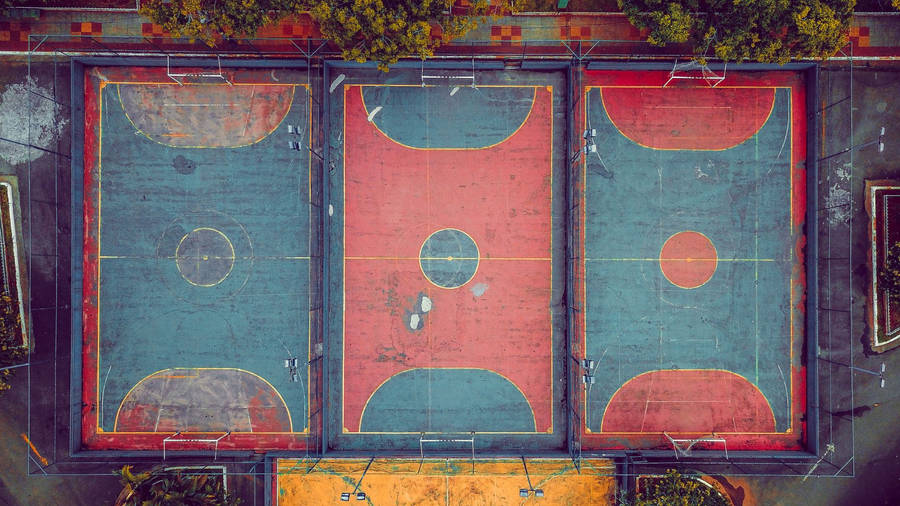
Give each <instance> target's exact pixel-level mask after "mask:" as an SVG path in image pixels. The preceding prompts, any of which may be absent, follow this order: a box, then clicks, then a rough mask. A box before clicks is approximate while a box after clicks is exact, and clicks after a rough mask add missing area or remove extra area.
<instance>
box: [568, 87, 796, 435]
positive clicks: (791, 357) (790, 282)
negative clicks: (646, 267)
mask: <svg viewBox="0 0 900 506" xmlns="http://www.w3.org/2000/svg"><path fill="white" fill-rule="evenodd" d="M594 88H597V89H600V90H601V100H600V103H601V105H602V104H603V100H602V89H603V88H662V86H640V85H626V86H606V85H599V86H584V87H583V89H582V103H583V104H584V117H583V118H582V121H583V122H584V125H585V127H587V124H588V121H589V120H588V118H589V116H590V107H589V104H588V100H589V92H590V90H592V89H594ZM717 88H753V89H764V88H768V89H773V90H774V91H775V92H776V93H775V96H774V97H773V100H772V107H771V109H770V110H769V116H768V117H767V118H766V121H765V122H764V123H763V125H765V124H766V123H768V121H769V119H770V118H771V116H772V113H773V112H774V109H775V104H776V102H777V100H778V95H777V90H782V89H786V90H788V92H787V93H788V108H787V109H788V110H787V112H788V122H789V123H788V124H789V128H790V129H791V135H790V139H789V142H788V149H789V156H788V170H787V174H788V181H789V185H790V187H789V191H788V206H789V207H788V209H789V213H788V214H789V217H788V224H789V229H790V236H791V238H793V237H794V221H793V220H794V217H793V208H794V202H793V200H794V195H793V193H794V192H793V186H794V185H793V170H794V149H793V148H794V135H795V134H796V132H794V129H793V125H794V106H793V104H794V100H793V89H794V86H720V87H717ZM604 113H606V110H605V107H604ZM607 117H609V115H608V113H607ZM580 161H581V165H582V167H581V177H582V184H583V186H584V189H583V193H582V196H581V200H582V206H581V207H582V223H586V222H587V210H586V206H585V205H583V204H584V203H585V202H584V199H585V198H586V195H587V163H586V159H585V158H584V157H582V158H581V160H580ZM584 233H585V230H584V229H583V228H582V230H581V241H582V243H581V246H582V262H581V268H582V276H583V277H585V279H586V276H587V262H588V261H604V260H605V261H650V262H658V261H659V258H655V259H649V258H648V259H642V258H632V259H615V258H587V257H586V256H585V255H584V253H585V249H584V248H585V242H586V241H585V237H584ZM789 251H790V256H791V258H790V259H789V260H788V261H790V262H793V246H792V247H791V248H790V249H789ZM718 261H723V262H728V261H731V262H737V261H748V262H751V261H752V262H760V261H773V262H774V261H778V260H775V259H718ZM581 290H582V300H583V301H584V304H585V308H586V306H587V282H586V281H584V282H582V286H581ZM788 295H789V297H790V305H789V307H790V308H793V307H794V292H793V280H792V279H788ZM788 314H789V323H788V326H789V330H790V339H789V346H788V347H789V350H790V351H789V358H788V365H789V367H792V366H793V363H794V312H793V310H791V311H788ZM581 334H582V335H581V337H582V343H583V345H584V348H585V350H586V349H587V334H588V330H587V319H585V321H583V323H582V332H581ZM727 372H732V373H733V371H727ZM735 374H736V373H735ZM632 379H634V378H632ZM629 381H630V380H629ZM788 381H789V388H790V392H789V396H790V398H791V405H789V407H788V411H789V413H788V416H789V419H790V424H789V426H788V428H787V430H786V431H785V432H758V433H757V432H739V433H729V432H717V433H719V434H746V435H753V434H759V435H788V434H793V433H794V408H793V401H794V399H793V396H794V394H795V392H794V374H793V371H790V372H789V374H788ZM751 384H752V383H751ZM754 386H756V385H754ZM757 388H758V387H757ZM613 395H615V394H613ZM581 397H582V399H583V405H584V407H585V408H584V409H585V414H588V413H589V411H590V408H589V407H588V397H587V390H583V391H582V394H581ZM764 397H765V396H764ZM611 400H612V398H610V401H611ZM766 401H767V402H768V401H769V399H768V398H767V397H766ZM607 407H608V403H607ZM769 407H770V409H771V405H770V406H769ZM604 413H605V411H604ZM587 424H588V417H587V416H585V417H582V423H581V427H582V429H583V430H584V433H585V434H596V435H601V436H602V435H616V434H621V435H643V434H653V432H603V431H602V419H601V432H593V431H592V430H591V429H590V428H589V427H588V426H587ZM695 433H696V432H683V434H695ZM658 434H662V433H658ZM670 434H679V432H670Z"/></svg>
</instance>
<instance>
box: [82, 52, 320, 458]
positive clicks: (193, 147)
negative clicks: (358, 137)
mask: <svg viewBox="0 0 900 506" xmlns="http://www.w3.org/2000/svg"><path fill="white" fill-rule="evenodd" d="M273 76H274V72H269V71H265V72H259V71H247V72H242V73H235V74H233V75H231V76H230V77H229V80H230V81H231V82H225V81H224V80H219V82H204V83H202V84H198V83H186V84H180V83H179V82H177V81H176V80H174V79H172V78H170V77H169V76H168V75H167V72H166V69H165V68H148V67H109V68H102V69H101V68H94V69H93V70H92V71H90V72H85V83H84V90H85V96H84V103H85V111H86V114H85V138H84V153H85V167H86V169H85V171H84V184H83V189H84V194H83V207H84V211H83V216H84V231H85V236H84V251H83V253H84V257H83V258H84V263H83V266H84V268H83V276H84V278H83V287H84V291H83V303H84V306H83V344H82V346H83V352H84V360H83V370H82V380H83V383H82V385H83V387H82V388H83V391H82V396H83V401H84V406H85V407H84V412H83V414H82V436H83V439H84V441H85V443H86V444H87V445H88V446H90V447H92V448H126V449H138V448H140V449H147V448H160V447H162V441H163V439H166V438H170V437H172V436H173V434H175V433H176V432H182V433H185V434H187V433H195V435H194V436H179V437H175V439H181V438H194V439H198V438H203V437H213V436H209V435H210V434H212V435H215V436H214V437H218V436H220V435H222V434H223V433H227V432H232V433H234V434H235V435H234V436H233V437H231V438H227V440H226V441H223V442H222V446H233V447H235V448H257V447H263V448H266V447H269V448H301V447H302V445H303V441H304V439H303V437H302V436H303V434H304V433H305V432H307V431H308V425H307V419H308V416H307V409H308V408H307V402H308V401H307V399H308V398H309V393H308V385H309V379H308V378H307V377H304V376H306V368H305V367H304V368H303V371H302V374H300V375H299V377H298V378H295V379H297V380H298V381H291V379H292V378H291V375H289V374H286V372H285V368H284V364H283V362H284V359H285V358H286V357H288V356H296V357H299V360H300V361H302V362H306V361H307V360H308V358H307V357H308V355H309V339H308V335H309V321H308V320H309V319H308V312H309V293H310V291H309V264H310V260H309V228H310V225H309V223H310V217H311V215H310V211H309V187H310V182H309V181H310V179H309V170H308V167H309V155H308V154H301V153H300V152H299V151H296V150H290V149H287V148H286V146H287V142H288V139H289V138H293V137H296V136H297V135H296V134H289V133H288V132H287V130H285V128H284V125H286V124H292V125H298V126H299V128H300V129H301V132H302V134H303V135H305V136H306V137H308V136H309V129H308V125H309V115H310V112H309V93H308V87H307V86H306V84H305V82H303V80H302V78H304V77H305V74H304V73H299V72H298V73H297V74H296V75H290V74H288V75H284V74H283V75H281V76H279V77H277V78H273ZM276 79H277V81H276ZM238 433H240V434H238ZM196 434H200V435H196ZM203 434H206V435H207V436H203ZM239 436H240V437H239ZM173 446H174V445H173Z"/></svg>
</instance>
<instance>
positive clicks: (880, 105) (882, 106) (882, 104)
mask: <svg viewBox="0 0 900 506" xmlns="http://www.w3.org/2000/svg"><path fill="white" fill-rule="evenodd" d="M875 110H876V111H878V112H884V111H886V110H887V102H885V101H881V102H878V104H877V105H876V106H875Z"/></svg>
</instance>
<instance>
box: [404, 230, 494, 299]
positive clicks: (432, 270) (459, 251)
mask: <svg viewBox="0 0 900 506" xmlns="http://www.w3.org/2000/svg"><path fill="white" fill-rule="evenodd" d="M479 260H480V256H479V252H478V246H477V245H476V244H475V241H474V240H473V239H472V238H471V237H470V236H469V234H466V233H465V232H463V231H462V230H459V229H455V228H444V229H441V230H437V231H435V232H433V233H432V234H431V235H429V236H428V238H427V239H425V242H424V243H422V248H421V249H420V250H419V267H421V269H422V273H423V274H424V275H425V277H426V278H427V279H428V281H430V282H431V283H433V284H434V285H436V286H439V287H441V288H459V287H460V286H463V285H464V284H466V283H468V282H469V281H470V280H471V279H472V278H473V277H474V276H475V272H476V271H477V270H478V262H479Z"/></svg>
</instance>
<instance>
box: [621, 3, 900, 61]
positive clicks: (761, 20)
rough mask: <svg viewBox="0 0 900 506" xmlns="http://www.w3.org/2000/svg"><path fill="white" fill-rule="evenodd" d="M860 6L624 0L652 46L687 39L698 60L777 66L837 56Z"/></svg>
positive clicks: (626, 10) (625, 8)
mask: <svg viewBox="0 0 900 506" xmlns="http://www.w3.org/2000/svg"><path fill="white" fill-rule="evenodd" d="M897 1H900V0H897ZM855 4H856V0H619V7H620V8H621V9H622V11H623V12H624V13H625V15H626V16H627V17H628V20H629V21H631V23H632V24H633V25H634V26H636V27H638V28H645V29H649V31H650V33H649V35H648V37H647V41H648V42H650V43H651V44H654V45H657V46H665V45H667V44H670V43H687V44H689V45H691V47H692V48H693V52H694V55H695V57H696V58H697V59H698V60H704V59H705V58H706V57H713V56H714V57H716V58H718V59H721V60H723V61H737V62H739V61H742V60H755V61H758V62H762V63H778V64H784V63H787V62H788V61H790V60H791V59H792V58H819V59H827V58H829V57H830V56H833V55H834V54H835V53H836V52H837V51H838V50H839V49H840V48H842V47H843V46H844V45H845V44H846V43H847V40H848V33H849V29H850V17H851V15H852V13H853V6H854V5H855ZM710 51H711V52H710Z"/></svg>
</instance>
